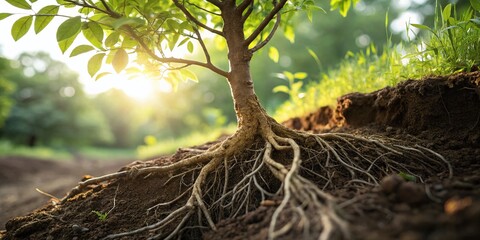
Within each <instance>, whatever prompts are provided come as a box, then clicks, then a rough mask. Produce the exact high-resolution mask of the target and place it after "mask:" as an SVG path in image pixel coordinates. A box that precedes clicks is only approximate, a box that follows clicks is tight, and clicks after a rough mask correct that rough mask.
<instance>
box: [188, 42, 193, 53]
mask: <svg viewBox="0 0 480 240" xmlns="http://www.w3.org/2000/svg"><path fill="white" fill-rule="evenodd" d="M187 50H188V52H189V53H192V52H193V43H192V42H188V43H187Z"/></svg>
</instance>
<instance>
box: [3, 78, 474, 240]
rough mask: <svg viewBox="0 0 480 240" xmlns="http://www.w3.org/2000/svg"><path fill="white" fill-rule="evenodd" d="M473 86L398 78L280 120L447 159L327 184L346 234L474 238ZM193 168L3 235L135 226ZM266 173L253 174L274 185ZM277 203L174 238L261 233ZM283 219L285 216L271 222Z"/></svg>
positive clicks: (144, 180) (129, 183)
mask: <svg viewBox="0 0 480 240" xmlns="http://www.w3.org/2000/svg"><path fill="white" fill-rule="evenodd" d="M479 85H480V73H479V72H473V73H461V74H457V75H454V76H450V77H432V78H428V79H425V80H422V81H406V82H404V83H402V84H400V85H398V86H396V87H391V88H385V89H382V90H379V91H376V92H373V93H369V94H357V93H355V94H349V95H346V96H343V97H341V98H340V99H339V104H338V106H337V108H336V109H335V110H333V109H330V108H321V109H320V110H319V111H318V112H317V113H313V114H311V115H309V116H307V117H305V118H296V119H292V120H290V121H288V122H287V123H286V125H289V126H291V127H292V128H295V129H303V130H313V131H323V132H325V131H334V132H348V133H354V134H361V135H365V136H372V135H377V136H386V137H391V138H395V139H398V140H399V141H405V142H409V143H411V144H412V145H415V144H417V145H421V146H427V147H429V148H431V149H432V150H435V151H436V152H438V153H440V154H442V155H443V156H445V157H446V158H447V159H448V160H449V161H450V163H451V164H452V167H453V173H454V175H453V177H451V178H449V176H448V173H446V172H442V173H439V174H437V175H433V176H432V175H428V174H427V173H429V171H428V169H423V168H417V169H416V170H415V171H417V172H418V174H419V176H426V175H428V176H429V177H425V178H424V179H415V178H413V177H412V176H411V175H409V174H404V173H403V172H402V171H399V172H398V173H399V175H388V176H385V178H384V179H383V180H382V182H381V183H380V185H379V186H365V185H363V186H359V185H351V184H343V185H342V184H337V185H334V186H333V187H329V188H328V192H329V193H330V194H332V195H334V196H335V197H336V198H337V201H338V212H339V213H341V215H342V217H343V218H344V219H346V220H347V221H348V222H349V224H350V229H351V231H352V236H354V238H357V239H480V230H479V229H478V226H479V225H480V173H479V171H478V169H480V137H479V134H480V123H479V118H480V94H479V92H480V87H479ZM198 149H199V150H201V149H205V147H199V148H198ZM364 151H369V149H364ZM191 154H195V151H180V152H178V153H177V154H175V155H174V156H172V157H169V158H162V159H157V160H155V161H150V162H137V163H134V164H131V165H129V166H127V167H126V168H128V169H135V168H138V167H145V166H151V165H165V164H169V163H171V162H175V161H179V160H181V159H183V158H185V157H186V156H189V155H191ZM244 154H245V155H249V154H252V153H249V152H248V151H246V152H245V153H244ZM312 154H314V153H312ZM405 157H408V156H405ZM240 158H241V156H240V157H239V159H240ZM311 167H312V168H311V169H313V170H315V169H316V168H315V166H311ZM320 167H321V166H320ZM317 168H318V166H317ZM198 171H199V169H193V170H192V171H191V173H189V174H187V175H176V173H172V174H171V175H168V176H160V175H147V176H141V177H135V176H132V177H131V178H129V180H124V179H119V180H116V181H112V182H109V183H105V184H100V185H92V186H89V188H88V190H87V191H84V192H83V193H81V194H78V195H76V196H75V197H74V198H72V199H69V200H68V201H67V202H65V203H64V204H63V205H60V206H59V205H55V204H49V205H46V206H45V207H43V208H41V209H38V210H36V211H35V212H33V213H31V214H28V215H26V216H23V217H17V218H14V219H12V220H10V221H9V222H8V223H7V224H6V233H5V234H4V236H3V238H4V239H99V238H102V237H104V236H106V235H107V234H109V233H112V232H123V231H129V230H132V229H135V228H141V227H143V226H145V225H148V224H152V223H155V222H156V221H158V219H161V218H162V217H164V216H165V215H166V214H167V213H169V212H170V211H171V210H172V209H175V208H176V207H177V206H176V204H177V203H173V204H171V205H170V206H165V205H158V204H160V203H163V202H167V201H170V200H172V199H174V198H186V196H182V195H181V193H183V192H184V190H185V188H186V186H188V185H189V184H188V183H190V182H191V181H193V179H192V176H194V175H195V174H196V172H198ZM238 171H243V169H239V170H238ZM132 172H134V171H132ZM423 173H425V174H423ZM232 174H233V175H235V173H232ZM338 174H340V175H341V174H342V173H337V175H338ZM273 179H274V178H273V177H272V178H271V179H269V178H267V179H263V180H264V181H267V182H271V181H272V185H278V182H275V181H274V180H273ZM332 179H335V177H333V176H332ZM236 180H238V181H240V180H241V179H236ZM420 180H422V181H420ZM260 184H261V185H262V184H263V183H260ZM266 185H269V184H266ZM207 186H210V185H209V184H208V183H207ZM262 186H264V185H262ZM207 197H208V196H207ZM278 205H279V202H278V201H277V200H276V199H267V200H262V199H261V198H260V197H258V199H257V200H256V201H254V202H251V203H247V204H245V207H246V208H248V209H249V210H248V211H249V212H248V213H247V214H245V215H242V216H238V217H235V218H231V219H226V220H222V221H220V222H219V223H218V224H217V227H218V230H217V231H215V232H213V231H209V230H208V228H206V227H202V226H200V227H199V228H196V229H195V230H191V231H188V232H186V233H185V234H184V235H183V237H184V238H185V239H201V238H203V239H247V238H248V239H266V238H267V231H268V227H269V224H270V219H271V216H272V214H274V211H275V209H276V207H277V206H278ZM155 206H156V207H155ZM220 211H221V210H220ZM95 212H96V213H95ZM215 214H217V213H215ZM221 214H222V213H220V212H219V213H218V215H221ZM102 216H104V217H102ZM288 217H289V216H288V214H286V215H284V216H281V217H280V218H279V220H278V221H284V220H285V219H286V218H288ZM173 224H175V223H173ZM317 227H318V226H311V228H317ZM317 230H318V231H320V230H321V229H317ZM297 234H298V235H297ZM299 234H300V233H299V232H298V231H296V230H295V229H292V231H290V232H288V233H287V234H285V235H282V236H281V237H280V239H295V238H298V236H301V235H299ZM147 236H149V232H148V231H146V232H144V233H141V234H139V235H136V239H145V238H146V237H147ZM120 239H122V238H120ZM123 239H132V237H124V238H123Z"/></svg>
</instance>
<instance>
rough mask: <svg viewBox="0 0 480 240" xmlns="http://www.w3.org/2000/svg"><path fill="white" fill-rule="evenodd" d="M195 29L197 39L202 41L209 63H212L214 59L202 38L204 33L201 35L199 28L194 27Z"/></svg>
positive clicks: (201, 44)
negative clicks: (211, 57)
mask: <svg viewBox="0 0 480 240" xmlns="http://www.w3.org/2000/svg"><path fill="white" fill-rule="evenodd" d="M193 31H194V32H195V35H197V41H198V42H199V43H200V46H201V47H202V50H203V53H204V54H205V59H206V60H207V63H211V62H212V61H211V59H210V53H209V52H208V49H207V46H205V42H204V41H203V39H202V35H200V32H199V31H198V29H197V28H194V29H193Z"/></svg>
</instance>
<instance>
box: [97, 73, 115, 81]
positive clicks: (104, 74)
mask: <svg viewBox="0 0 480 240" xmlns="http://www.w3.org/2000/svg"><path fill="white" fill-rule="evenodd" d="M110 74H112V73H110V72H101V73H99V74H98V75H97V77H95V81H98V80H99V79H100V78H103V77H105V76H107V75H110Z"/></svg>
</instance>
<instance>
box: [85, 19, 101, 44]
mask: <svg viewBox="0 0 480 240" xmlns="http://www.w3.org/2000/svg"><path fill="white" fill-rule="evenodd" d="M87 27H88V29H90V30H91V31H92V33H93V36H94V37H95V38H96V39H97V40H98V41H99V42H103V29H102V27H100V24H98V23H96V22H88V23H87Z"/></svg>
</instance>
